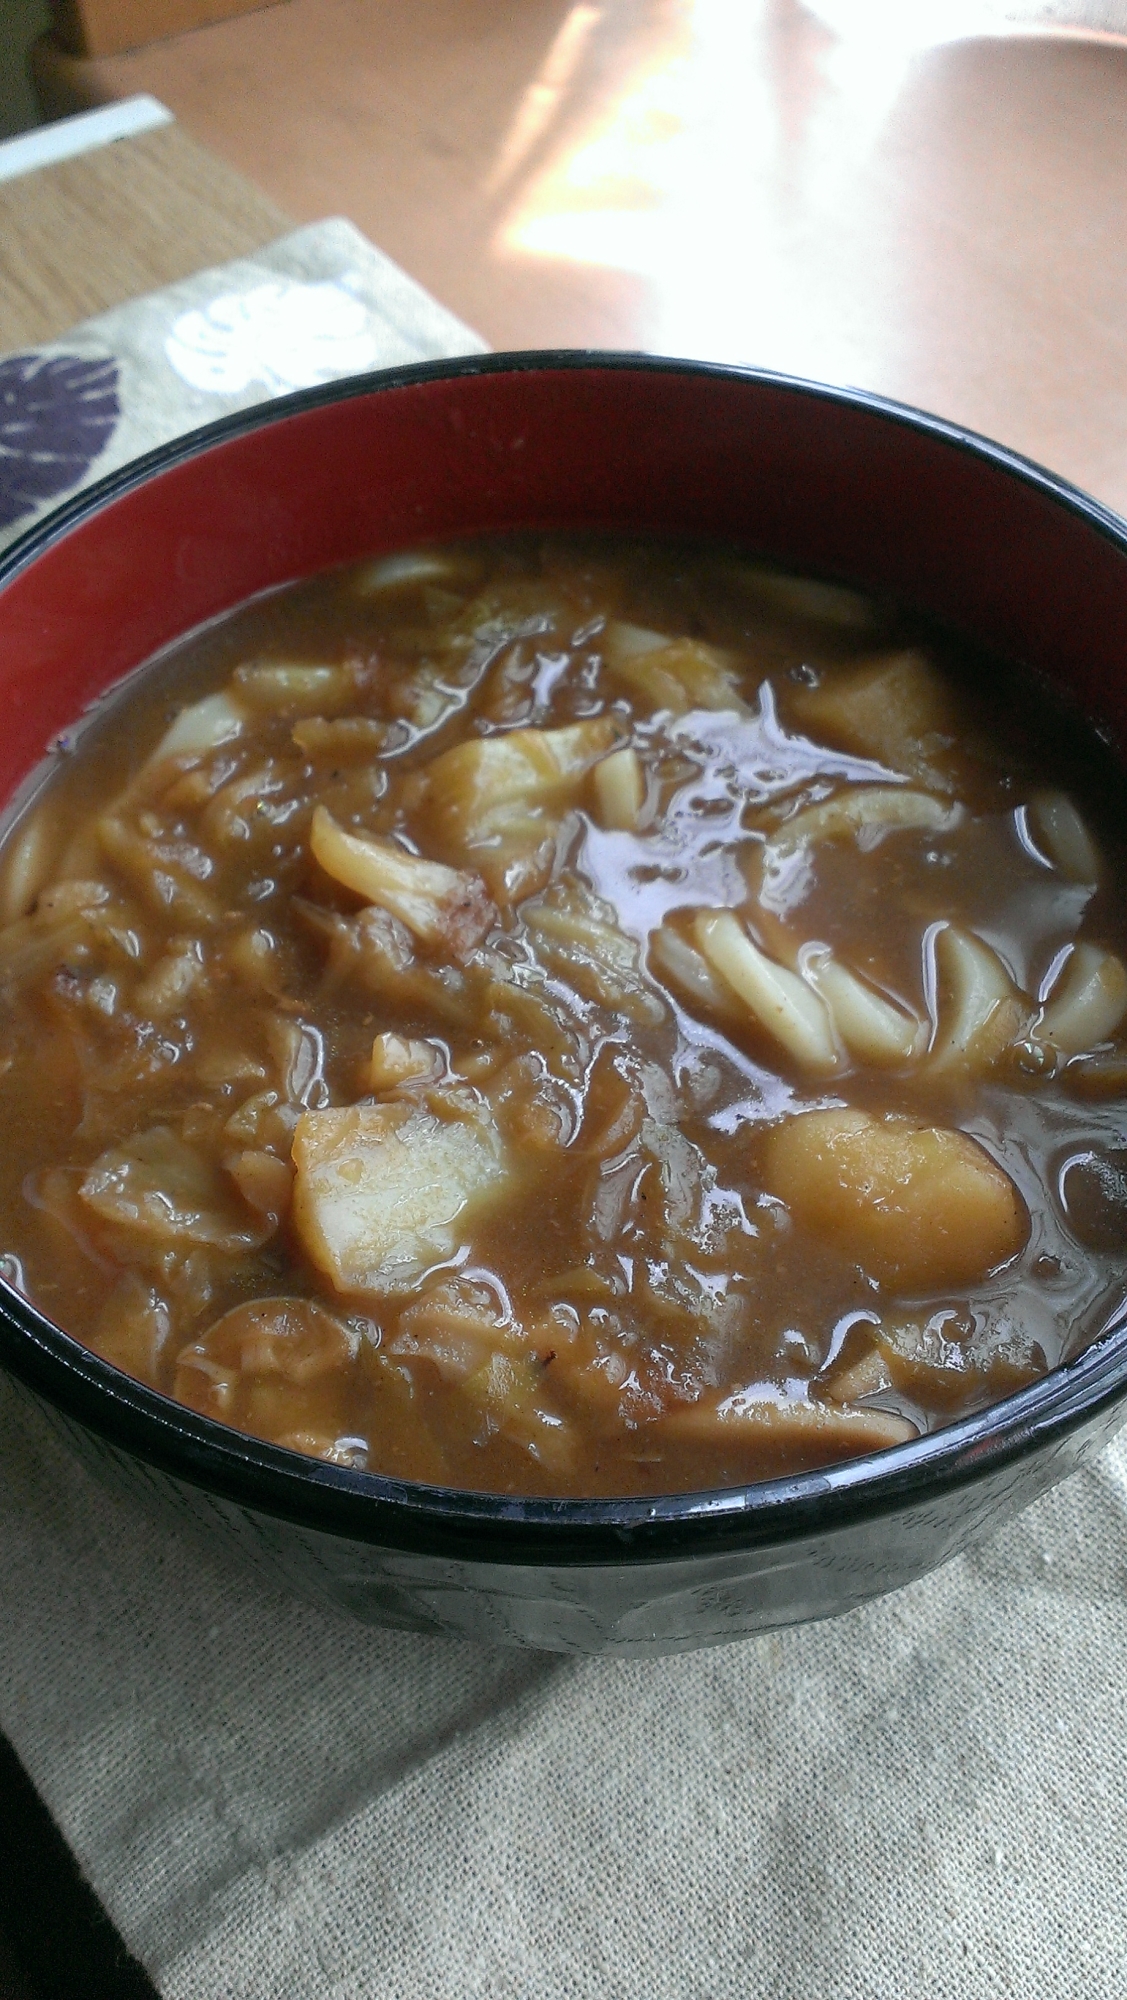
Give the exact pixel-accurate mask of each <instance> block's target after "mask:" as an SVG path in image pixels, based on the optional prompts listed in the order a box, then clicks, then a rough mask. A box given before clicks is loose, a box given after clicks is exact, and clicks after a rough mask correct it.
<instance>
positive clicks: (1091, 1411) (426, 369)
mask: <svg viewBox="0 0 1127 2000" xmlns="http://www.w3.org/2000/svg"><path fill="white" fill-rule="evenodd" d="M592 370H597V371H615V372H618V371H621V372H635V373H636V372H638V371H644V372H648V373H658V374H679V375H689V376H695V377H704V378H722V379H726V380H737V381H745V382H748V383H749V384H752V385H754V386H758V387H769V388H774V389H782V390H784V391H786V392H789V393H791V394H794V395H796V396H800V397H810V398H815V399H817V400H819V401H822V402H829V403H832V404H837V405H838V406H840V407H843V408H848V409H853V410H857V411H861V412H864V413H866V414H869V415H872V416H876V417H879V418H882V419H884V420H886V421H888V422H891V423H894V424H898V425H903V426H904V427H906V428H908V429H911V430H914V431H916V432H920V433H923V434H924V435H925V436H928V437H930V438H931V439H933V440H934V441H936V442H938V443H941V444H946V445H948V446H950V447H951V448H952V449H953V450H955V451H959V452H967V453H969V454H970V455H971V456H973V457H976V458H978V459H982V460H986V461H988V462H990V463H992V464H993V465H994V466H996V467H997V468H998V469H999V470H1001V471H1003V472H1005V473H1006V474H1008V475H1009V476H1010V477H1012V478H1016V479H1018V480H1020V481H1021V482H1022V483H1024V484H1027V485H1030V486H1033V487H1035V488H1037V489H1038V490H1039V491H1040V492H1042V493H1043V494H1044V495H1045V497H1046V498H1048V499H1050V500H1052V501H1053V502H1054V503H1056V504H1057V505H1058V506H1061V507H1063V508H1064V509H1065V510H1066V511H1068V512H1070V513H1073V514H1075V515H1077V516H1079V517H1080V519H1081V520H1083V521H1084V522H1085V523H1086V524H1087V525H1088V526H1089V527H1091V528H1093V529H1094V530H1095V531H1096V532H1097V533H1098V534H1100V535H1101V536H1103V537H1104V538H1105V539H1107V540H1109V541H1111V542H1112V543H1113V544H1114V545H1115V546H1116V547H1117V548H1118V549H1119V550H1120V552H1121V553H1123V554H1124V555H1127V522H1125V521H1124V520H1123V519H1121V517H1120V516H1119V515H1117V514H1115V513H1114V512H1113V511H1112V510H1111V509H1109V508H1107V507H1105V506H1103V505H1102V504H1101V503H1100V502H1099V501H1097V500H1094V499H1092V498H1091V496H1090V495H1088V494H1086V493H1084V492H1083V491H1082V490H1081V489H1080V488H1079V487H1076V486H1074V485H1072V484H1071V483H1070V482H1069V481H1067V480H1065V479H1062V478H1061V477H1059V476H1058V475H1057V474H1055V473H1052V472H1050V471H1048V470H1047V469H1046V468H1045V467H1043V466H1041V465H1039V464H1037V463H1036V462H1035V461H1034V460H1032V459H1030V458H1026V457H1024V456H1022V455H1021V454H1020V453H1018V452H1015V451H1012V450H1010V449H1009V448H1008V447H1007V446H1005V445H1001V444H998V443H997V442H995V441H994V440H993V439H991V438H987V437H984V436H982V435H981V434H980V433H978V432H976V431H973V430H970V429H968V428H966V427H964V426H962V425H959V424H955V423H951V422H949V421H947V420H946V419H944V418H941V417H937V416H934V415H932V414H930V413H929V412H927V411H923V410H919V409H916V408H913V407H912V406H911V405H910V404H906V403H900V402H896V401H894V400H892V399H891V398H889V397H884V396H879V395H875V394H873V393H872V392H870V391H867V390H862V389H850V388H842V387H837V386H835V385H832V384H826V383H820V382H815V381H809V380H806V379H805V378H802V377H799V376H791V375H786V374H783V373H780V372H778V371H775V370H771V369H761V368H750V367H738V366H733V365H729V364H724V363H719V362H708V361H697V360H681V359H678V358H676V357H674V356H664V355H662V356H656V355H648V354H640V353H629V352H603V351H601V350H599V349H588V348H567V349H561V350H542V351H541V350H526V351H521V352H517V353H491V354H475V355H466V356H458V357H454V358H452V359H445V360H438V361H429V362H419V363H413V364H411V365H409V366H406V367H401V368H390V369H381V370H377V371H374V372H372V373H369V374H366V375H359V376H350V377H346V378H344V379H342V380H340V381H337V382H332V383H327V384H324V385H322V386H318V387H316V388H313V389H303V390H298V391H296V392H295V393H293V394H291V395H287V396H282V397H277V398H274V399H272V400H270V401H268V402H265V403H259V404H255V405H254V406H252V407H251V408H250V409H247V410H240V411H236V412H234V413H232V414H230V415H228V416H225V417H220V418H219V419H218V420H216V421H215V422H213V423H210V424H206V425H204V426H201V427H200V428H198V429H196V430H194V431H189V432H187V433H185V434H184V435H182V436H180V437H177V438H174V439H172V440H170V441H169V442H168V443H166V444H163V445H158V446H157V447H156V448H155V449H153V450H151V451H149V452H146V453H145V454H144V455H143V456H141V457H139V458H136V459H132V460H130V461H129V462H128V463H127V464H126V465H123V466H121V467H119V468H118V469H117V470H115V471H113V472H110V473H109V474H108V475H106V477H104V478H103V479H100V480H98V481H96V482H94V483H93V484H91V485H90V486H88V487H86V488H84V489H83V491H82V492H81V493H79V494H77V495H75V496H74V497H73V498H72V499H70V500H69V501H66V502H64V504H63V505H62V506H60V507H58V508H56V509H54V510H53V511H51V512H50V513H48V514H47V515H45V516H43V517H42V518H41V519H40V520H39V521H37V522H35V523H34V524H33V525H32V526H31V528H29V529H28V530H27V532H26V533H24V534H23V535H21V536H20V537H18V538H17V539H16V540H15V541H14V542H12V543H11V544H10V545H9V547H8V548H7V549H6V550H5V551H4V552H3V554H2V555H0V589H3V588H4V587H5V586H6V585H7V584H8V583H10V582H11V581H12V580H13V579H14V578H15V577H16V576H18V575H19V574H20V573H21V572H22V571H23V570H24V569H25V568H26V567H27V566H28V565H29V564H30V563H32V562H33V561H34V560H35V559H36V558H37V557H38V556H39V555H41V554H42V553H44V551H45V550H47V549H48V548H50V547H51V546H52V545H53V544H54V543H55V542H57V541H59V540H60V539H61V538H62V537H64V536H65V535H67V534H69V533H70V532H71V531H72V530H73V529H75V528H77V527H79V526H81V525H82V523H83V522H85V521H86V520H88V519H89V518H90V517H91V516H93V515H94V514H96V513H98V512H100V511H101V510H102V509H103V508H104V507H106V506H107V505H109V504H110V503H111V502H113V501H114V500H117V499H118V498H120V497H121V496H122V495H123V494H125V493H128V492H130V491H132V490H133V489H134V488H136V487H139V486H142V485H144V484H146V483H147V482H148V481H149V480H151V479H153V478H156V477H158V476H159V475H160V474H162V473H165V472H167V471H169V470H171V469H172V468H173V467H175V466H177V465H179V464H181V463H183V462H184V461H185V460H187V459H190V458H194V457H197V456H198V455H200V454H201V453H204V452H206V451H208V450H209V449H210V448H211V447H212V446H215V445H220V444H225V443H228V442H230V441H231V440H233V439H235V438H238V437H241V436H243V435H245V434H246V433H248V432H251V431H256V430H260V429H266V428H268V427H269V426H270V425H272V424H275V423H281V422H284V421H285V420H286V419H287V418H289V417H292V416H296V415H300V414H304V413H305V412H308V411H312V410H316V409H319V408H322V407H323V406H325V405H327V404H332V403H337V402H344V401H348V400H350V399H352V398H355V397H360V396H370V395H373V394H378V393H382V392H384V391H388V390H395V389H400V388H407V387H411V386H413V385H414V384H416V383H425V382H430V381H436V380H449V379H456V378H458V377H463V376H481V375H492V374H512V373H527V372H542V373H551V372H561V371H573V372H575V371H578V372H583V371H592ZM0 1360H2V1361H3V1364H4V1366H5V1367H6V1368H7V1369H8V1370H9V1372H10V1373H11V1374H12V1375H14V1376H15V1377H16V1378H17V1379H19V1380H20V1381H22V1382H23V1383H24V1385H25V1386H26V1387H27V1388H29V1389H30V1390H32V1391H33V1393H35V1394H36V1395H37V1396H38V1397H39V1398H41V1399H43V1400H45V1401H46V1402H47V1403H48V1404H49V1405H50V1406H53V1408H54V1409H56V1410H57V1411H59V1412H60V1413H61V1414H62V1416H63V1417H64V1419H69V1420H70V1421H71V1422H75V1423H77V1424H79V1425H80V1426H82V1427H83V1429H85V1430H88V1431H92V1432H93V1433H95V1435H96V1436H98V1437H99V1438H101V1439H102V1440H103V1441H104V1442H105V1443H107V1444H108V1445H110V1446H111V1448H116V1449H118V1450H120V1451H123V1452H125V1453H126V1454H127V1455H128V1456H129V1457H131V1458H134V1459H140V1460H141V1461H142V1462H143V1463H144V1464H146V1465H148V1466H150V1467H152V1468H153V1469H154V1470H157V1471H161V1472H164V1473H167V1474H171V1475H172V1476H173V1477H174V1478H177V1479H181V1480H184V1481H186V1482H187V1483H188V1484H189V1485H191V1486H194V1487H197V1488H200V1489H202V1490H203V1491H204V1492H205V1493H210V1494H211V1495H213V1496H214V1497H216V1498H219V1499H222V1500H226V1501H228V1502H231V1503H234V1504H235V1505H236V1506H238V1507H240V1508H243V1509H247V1510H249V1511H251V1512H254V1513H261V1514H265V1515H268V1516H273V1517H275V1518H279V1519H282V1520H287V1521H289V1522H291V1523H294V1524H296V1525H297V1526H299V1527H304V1528H306V1529H309V1530H313V1531H319V1532H322V1533H327V1534H330V1535H333V1536H338V1537H343V1538H347V1539H351V1540H354V1541H357V1542H361V1543H366V1544H372V1545H376V1546H381V1547H386V1548H388V1549H395V1550H403V1551H407V1552H417V1553H425V1554H429V1555H432V1556H442V1557H447V1558H450V1559H463V1560H467V1559H468V1560H470V1561H473V1562H474V1563H475V1564H478V1563H488V1562H492V1563H498V1564H502V1565H508V1564H514V1563H515V1564H520V1565H532V1564H538V1563H542V1562H545V1561H547V1562H551V1563H553V1564H556V1565H562V1566H583V1565H607V1564H610V1565H614V1564H618V1563H621V1562H623V1561H638V1560H642V1561H660V1560H669V1559H678V1560H680V1559H685V1558H688V1557H691V1556H694V1555H700V1554H703V1553H709V1554H720V1553H722V1552H726V1551H735V1550H740V1549H746V1548H751V1547H755V1546H763V1545H774V1544H786V1543H788V1542H792V1541H796V1540H800V1539H802V1538H805V1537H808V1536H811V1535H819V1534H823V1533H825V1532H826V1531H827V1530H830V1529H835V1528H844V1527H846V1526H848V1525H850V1524H852V1523H855V1522H859V1521H863V1520H866V1519H871V1518H873V1517H880V1516H883V1515H888V1514H891V1513H897V1512H901V1511H903V1510H906V1509H910V1508H926V1507H928V1506H929V1505H932V1504H934V1503H935V1502H937V1501H938V1500H939V1498H940V1496H941V1495H943V1494H945V1493H947V1492H951V1491H954V1490H955V1489H957V1488H959V1487H963V1486H966V1485H969V1484H971V1483H974V1482H977V1481H979V1480H981V1479H983V1478H984V1477H986V1476H987V1475H989V1474H992V1473H999V1472H1002V1471H1003V1470H1004V1469H1005V1468H1006V1467H1008V1466H1011V1465H1016V1464H1017V1463H1019V1462H1020V1461H1022V1460H1024V1459H1026V1458H1028V1457H1029V1456H1031V1455H1032V1454H1034V1453H1038V1452H1044V1451H1047V1450H1049V1449H1051V1447H1053V1446H1054V1445H1057V1444H1060V1443H1062V1442H1063V1441H1064V1440H1065V1439H1066V1438H1067V1437H1068V1436H1069V1435H1070V1434H1071V1433H1073V1432H1074V1431H1076V1430H1078V1429H1081V1428H1084V1427H1086V1426H1088V1425H1090V1424H1092V1423H1093V1422H1095V1421H1096V1420H1097V1419H1098V1418H1100V1417H1104V1418H1105V1419H1106V1418H1108V1417H1109V1416H1110V1415H1111V1413H1113V1412H1114V1409H1115V1405H1116V1404H1117V1403H1119V1402H1120V1401H1122V1400H1123V1399H1124V1398H1125V1397H1127V1302H1125V1304H1124V1305H1123V1306H1122V1307H1120V1308H1117V1310H1116V1312H1115V1313H1114V1315H1113V1316H1112V1318H1111V1319H1110V1320H1109V1321H1108V1323H1107V1324H1106V1326H1105V1328H1104V1330H1103V1331H1102V1332H1101V1334H1100V1335H1099V1337H1098V1338H1097V1339H1096V1340H1095V1341H1093V1342H1092V1343H1091V1344H1090V1345H1089V1346H1088V1347H1087V1348H1085V1349H1084V1351H1083V1352H1082V1353H1081V1354H1079V1355H1077V1356H1076V1357H1075V1358H1074V1359H1073V1360H1071V1361H1069V1362H1067V1363H1066V1364H1064V1365H1062V1366H1059V1367H1057V1368H1055V1369H1052V1370H1051V1371H1050V1372H1049V1373H1048V1374H1047V1375H1045V1376H1043V1377H1042V1378H1041V1379H1040V1380H1039V1381H1037V1382H1035V1383H1033V1384H1031V1385H1030V1386H1029V1387H1028V1388H1026V1389H1023V1390H1021V1391H1019V1392H1018V1393H1016V1394H1014V1395H1011V1396H1008V1397H1006V1398H1004V1399H1002V1400H1000V1401H998V1402H995V1403H991V1404H989V1405H987V1406H986V1407H985V1408H983V1409H981V1410H977V1411H974V1412H972V1413H971V1414H970V1415H969V1416H967V1417H964V1418H962V1419H960V1420H959V1421H958V1422H957V1423H954V1424H951V1425H949V1426H947V1427H946V1428H944V1429H942V1430H940V1431H936V1432H933V1433H931V1434H930V1435H927V1436H924V1437H920V1438H915V1439H912V1440H909V1441H908V1442H907V1443H905V1444H901V1445H897V1446H895V1447H893V1448H892V1449H890V1450H887V1451H883V1452H879V1453H871V1454H868V1455H866V1456H865V1457H862V1458H858V1459H852V1460H848V1461H846V1462H844V1463H842V1464H839V1465H832V1466H828V1467H826V1468H824V1469H823V1470H821V1471H817V1472H806V1473H798V1474H795V1475H791V1476H789V1477H784V1478H776V1479H769V1480H761V1481H756V1482H754V1483H751V1484H748V1485H744V1486H736V1487H729V1488H723V1489H719V1490H713V1491H704V1492H693V1493H675V1494H669V1495H662V1496H658V1497H650V1496H639V1497H627V1498H617V1497H604V1498H599V1499H550V1498H541V1497H533V1496H525V1495H508V1494H493V1493H487V1492H475V1491H466V1490H462V1489H458V1488H445V1487H430V1486H424V1485H420V1484H416V1483H414V1482H410V1481H407V1480H400V1479H393V1478H390V1477H388V1476H387V1475H384V1474H380V1473H374V1472H358V1471H354V1470H352V1469H350V1468H348V1467H343V1466H334V1465H326V1464H325V1463H324V1462H322V1461H320V1460H317V1459H310V1458H305V1457H303V1456H301V1455H300V1454H299V1453H296V1452H291V1451H288V1450H285V1449H283V1448H282V1447H279V1446H276V1445H271V1444H268V1443H266V1442H265V1441H263V1440H260V1439H257V1438H252V1437H249V1436H246V1435H244V1434H243V1433H242V1432H238V1431H234V1430H230V1429H229V1428H228V1427H227V1426H226V1425H223V1424H219V1423H216V1422H214V1421H213V1420H212V1419H210V1418H207V1417H202V1416H198V1415H197V1414H196V1413H195V1412H194V1411H191V1410H188V1409H186V1408H185V1407H184V1406H182V1405H181V1404H178V1403H176V1402H174V1401H173V1400H172V1399H171V1398H170V1397H167V1396H164V1395H162V1394H160V1393H159V1392H158V1391H156V1390H152V1389H149V1388H147V1387H145V1385H144V1384H142V1383H139V1382H136V1381H134V1380H133V1379H132V1378H131V1377H130V1376H127V1375H125V1374H124V1373H123V1372H122V1371H121V1370H119V1369H117V1368H115V1367H113V1366H112V1364H110V1363H109V1362H107V1361H104V1360H103V1359H102V1358H101V1356H99V1355H97V1354H95V1353H94V1352H93V1351H92V1350H90V1349H88V1348H85V1347H83V1346H82V1345H81V1344H80V1343H79V1342H78V1341H76V1340H75V1339H73V1338H72V1336H70V1335H69V1334H67V1333H66V1332H64V1331H63V1329H62V1328H60V1327H57V1326H56V1325H55V1324H54V1323H53V1322H52V1321H51V1320H49V1319H48V1318H47V1317H46V1315H45V1314H43V1313H40V1312H39V1311H38V1310H37V1308H36V1307H34V1306H33V1305H31V1304H30V1302H29V1301H28V1300H27V1299H25V1298H24V1297H23V1296H22V1295H21V1294H20V1293H19V1292H18V1291H16V1290H15V1289H14V1287H13V1286H11V1285H10V1284H9V1283H8V1282H7V1281H6V1280H5V1279H4V1278H3V1277H0Z"/></svg>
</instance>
